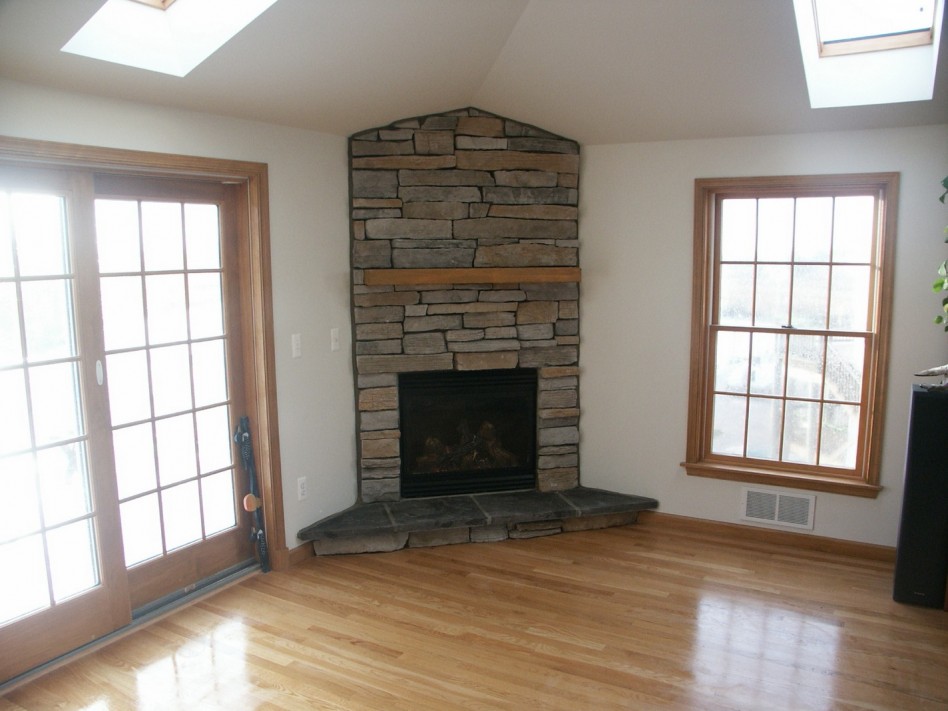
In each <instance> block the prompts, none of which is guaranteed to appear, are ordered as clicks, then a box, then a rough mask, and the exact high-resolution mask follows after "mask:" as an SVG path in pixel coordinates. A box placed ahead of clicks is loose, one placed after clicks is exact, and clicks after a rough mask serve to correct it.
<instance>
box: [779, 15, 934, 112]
mask: <svg viewBox="0 0 948 711" xmlns="http://www.w3.org/2000/svg"><path fill="white" fill-rule="evenodd" d="M793 5H794V10H795V12H796V20H797V32H798V34H799V40H800V50H801V53H802V57H803V68H804V71H805V73H806V82H807V88H808V90H809V94H810V106H811V107H812V108H814V109H818V108H827V107H833V106H863V105H869V104H892V103H900V102H905V101H930V100H931V98H932V93H933V91H934V87H935V70H936V66H937V62H938V47H939V43H940V40H941V25H942V19H943V16H944V10H945V0H793Z"/></svg>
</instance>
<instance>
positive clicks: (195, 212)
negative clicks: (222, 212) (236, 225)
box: [184, 204, 221, 269]
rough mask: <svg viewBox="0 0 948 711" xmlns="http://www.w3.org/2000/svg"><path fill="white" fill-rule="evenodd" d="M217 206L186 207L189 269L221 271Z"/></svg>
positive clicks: (192, 205) (185, 225) (185, 226)
mask: <svg viewBox="0 0 948 711" xmlns="http://www.w3.org/2000/svg"><path fill="white" fill-rule="evenodd" d="M218 225H219V219H218V215H217V205H195V204H188V205H185V206H184V229H185V240H186V242H187V250H188V269H220V267H221V250H220V238H219V226H218Z"/></svg>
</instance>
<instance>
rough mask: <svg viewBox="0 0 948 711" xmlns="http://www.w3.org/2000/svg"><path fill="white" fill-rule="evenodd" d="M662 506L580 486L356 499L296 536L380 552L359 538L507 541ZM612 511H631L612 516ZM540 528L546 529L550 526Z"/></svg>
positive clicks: (614, 521) (624, 519) (618, 521)
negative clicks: (513, 535)
mask: <svg viewBox="0 0 948 711" xmlns="http://www.w3.org/2000/svg"><path fill="white" fill-rule="evenodd" d="M657 507H658V501H656V500H655V499H652V498H648V497H645V496H633V495H629V494H619V493H615V492H611V491H604V490H602V489H590V488H587V487H581V486H580V487H575V488H572V489H568V490H565V491H555V492H552V491H550V492H540V491H511V492H498V493H489V494H465V495H459V496H442V497H431V498H422V499H402V500H400V501H387V502H383V501H376V502H372V503H366V504H356V505H355V506H352V507H351V508H349V509H346V510H345V511H341V512H340V513H337V514H335V515H333V516H329V517H328V518H325V519H323V520H322V521H318V522H317V523H314V524H312V525H311V526H308V527H306V528H304V529H302V530H301V531H299V533H297V534H296V535H297V537H298V538H299V539H300V540H304V541H314V542H317V543H318V542H321V541H342V540H343V539H346V540H349V541H350V542H351V543H350V544H348V545H338V546H328V545H322V546H321V545H316V548H315V550H316V552H317V554H318V555H324V554H329V553H332V552H337V553H339V552H353V553H355V552H366V551H371V550H378V551H381V550H393V548H385V547H374V546H373V545H371V544H369V543H367V544H366V545H362V544H361V543H360V542H359V541H361V540H363V539H364V540H365V541H366V542H371V541H378V540H382V539H384V540H385V541H386V542H387V541H390V540H391V541H393V542H394V541H395V540H396V539H399V540H400V536H401V535H402V534H410V533H417V532H421V531H437V530H439V529H462V528H470V529H471V534H470V537H471V540H472V541H488V540H502V535H501V534H502V531H501V529H502V528H504V527H505V528H506V529H507V530H514V529H516V527H517V526H518V524H535V523H537V522H542V521H547V522H551V521H556V522H557V526H559V525H562V527H563V529H565V530H581V529H582V528H583V527H584V526H583V525H582V523H580V522H578V521H577V522H576V523H571V522H573V521H576V520H577V519H587V518H591V517H592V518H595V520H596V523H595V524H593V525H592V526H591V527H600V526H603V525H610V524H611V525H623V524H625V523H629V522H630V521H632V520H634V515H635V514H636V513H637V512H639V511H644V510H646V509H654V508H657ZM609 514H627V516H615V517H608V516H607V515H609ZM560 522H562V524H561V523H560ZM590 523H591V524H592V523H593V521H592V520H590ZM520 528H521V529H523V528H525V527H524V526H520ZM526 528H531V527H530V526H526ZM537 528H540V529H543V530H546V529H547V528H549V527H548V526H538V527H537ZM432 536H433V537H428V538H425V537H423V538H424V540H432V541H433V540H435V538H437V536H434V534H432ZM452 542H453V541H452Z"/></svg>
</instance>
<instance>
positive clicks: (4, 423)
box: [0, 368, 31, 454]
mask: <svg viewBox="0 0 948 711" xmlns="http://www.w3.org/2000/svg"><path fill="white" fill-rule="evenodd" d="M0 402H2V403H3V407H0V454H10V453H12V452H20V451H22V450H24V449H29V448H30V446H31V442H30V418H29V411H28V409H27V407H26V383H25V382H24V378H23V370H21V369H19V368H17V369H16V370H0Z"/></svg>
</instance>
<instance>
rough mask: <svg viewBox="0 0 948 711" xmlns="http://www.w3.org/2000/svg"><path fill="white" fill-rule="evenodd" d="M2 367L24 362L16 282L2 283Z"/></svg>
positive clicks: (0, 318)
mask: <svg viewBox="0 0 948 711" xmlns="http://www.w3.org/2000/svg"><path fill="white" fill-rule="evenodd" d="M0 333H2V334H3V338H0V367H3V366H5V365H18V364H20V363H22V362H23V347H22V345H21V344H20V315H19V309H18V307H17V296H16V284H0Z"/></svg>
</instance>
